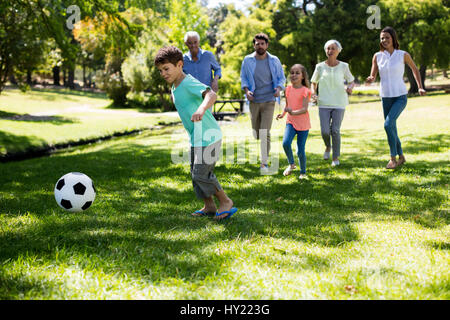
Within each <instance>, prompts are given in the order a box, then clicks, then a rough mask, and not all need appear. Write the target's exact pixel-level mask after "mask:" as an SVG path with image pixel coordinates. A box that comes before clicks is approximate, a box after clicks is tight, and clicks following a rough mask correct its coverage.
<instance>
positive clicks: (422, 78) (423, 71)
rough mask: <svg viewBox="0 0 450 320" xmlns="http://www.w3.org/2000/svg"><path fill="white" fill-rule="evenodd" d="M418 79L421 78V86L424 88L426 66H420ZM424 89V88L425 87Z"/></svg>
mask: <svg viewBox="0 0 450 320" xmlns="http://www.w3.org/2000/svg"><path fill="white" fill-rule="evenodd" d="M419 71H420V80H422V88H424V89H425V80H426V77H427V66H426V65H425V66H420V69H419ZM425 90H426V89H425Z"/></svg>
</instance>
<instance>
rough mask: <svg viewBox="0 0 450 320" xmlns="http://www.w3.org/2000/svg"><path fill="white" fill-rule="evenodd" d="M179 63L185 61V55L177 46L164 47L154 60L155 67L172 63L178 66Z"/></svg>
mask: <svg viewBox="0 0 450 320" xmlns="http://www.w3.org/2000/svg"><path fill="white" fill-rule="evenodd" d="M178 61H183V53H182V52H181V50H180V49H178V48H177V47H175V46H167V47H162V48H161V49H159V51H158V53H157V54H156V56H155V60H154V62H155V65H159V64H165V63H171V64H173V65H174V66H176V65H177V63H178Z"/></svg>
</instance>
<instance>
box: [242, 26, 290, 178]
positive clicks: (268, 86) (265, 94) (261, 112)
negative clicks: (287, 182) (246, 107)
mask: <svg viewBox="0 0 450 320" xmlns="http://www.w3.org/2000/svg"><path fill="white" fill-rule="evenodd" d="M253 47H254V49H255V52H253V53H252V54H249V55H247V56H246V57H245V58H244V61H243V62H242V67H241V87H242V89H243V90H244V91H245V95H246V97H247V99H248V100H249V101H250V117H251V121H252V128H253V134H254V136H255V138H256V139H261V167H260V168H261V173H262V174H268V173H269V167H268V159H269V152H270V129H271V127H272V120H273V114H274V110H275V100H276V99H280V92H281V91H283V90H284V84H285V82H286V77H285V75H284V71H283V66H282V65H281V62H280V60H279V59H278V58H277V57H276V56H274V55H271V54H270V53H269V52H267V49H268V47H269V37H268V36H267V35H266V34H264V33H259V34H257V35H256V36H255V37H254V38H253Z"/></svg>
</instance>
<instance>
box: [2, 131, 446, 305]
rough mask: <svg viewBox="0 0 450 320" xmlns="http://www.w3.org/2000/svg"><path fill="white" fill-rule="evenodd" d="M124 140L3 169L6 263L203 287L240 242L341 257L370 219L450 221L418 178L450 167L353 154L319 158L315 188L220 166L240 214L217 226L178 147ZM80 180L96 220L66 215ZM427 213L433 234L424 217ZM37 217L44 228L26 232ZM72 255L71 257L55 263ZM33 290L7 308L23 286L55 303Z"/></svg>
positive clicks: (310, 264)
mask: <svg viewBox="0 0 450 320" xmlns="http://www.w3.org/2000/svg"><path fill="white" fill-rule="evenodd" d="M155 138H158V137H155ZM148 139H153V137H150V136H149V137H148ZM431 139H433V138H431ZM442 139H444V140H443V141H445V139H446V138H445V137H443V138H442ZM120 141H121V142H122V143H121V144H119V143H114V144H111V145H109V146H107V147H101V148H99V149H96V151H91V152H89V153H61V154H56V155H55V156H52V157H49V158H40V159H34V160H28V161H22V162H17V163H7V164H0V168H1V170H2V171H3V172H8V174H7V175H4V174H2V175H1V176H0V195H3V196H2V198H1V199H0V212H1V213H3V214H4V215H6V216H7V217H8V219H6V220H7V221H9V222H10V223H11V226H6V225H5V227H4V230H5V231H3V232H1V233H0V249H1V250H0V264H2V263H3V262H5V261H7V260H8V259H13V260H14V259H18V257H23V256H26V255H38V256H39V258H40V259H41V260H40V261H41V262H39V261H38V262H36V263H37V264H39V263H42V264H44V262H45V263H53V264H54V263H56V264H59V263H69V262H70V261H72V259H75V258H74V257H81V258H79V260H78V262H77V263H78V265H79V267H80V268H91V267H92V264H95V265H97V266H98V268H101V270H103V272H106V273H111V274H117V273H118V274H126V275H129V276H130V277H136V278H139V279H145V280H146V281H151V282H155V283H161V282H164V281H169V280H170V279H174V278H176V279H183V281H191V282H197V281H202V280H204V279H205V278H207V277H210V276H212V275H215V274H220V273H221V272H222V270H226V266H229V265H230V264H233V263H235V260H236V257H235V256H233V254H221V253H220V250H219V251H217V250H215V249H216V248H218V247H220V246H222V245H223V244H224V243H226V242H228V241H233V240H236V241H240V240H249V241H252V239H262V240H260V241H262V242H263V241H264V239H266V238H273V239H280V240H284V239H291V240H295V241H301V242H304V243H308V244H311V245H317V246H321V247H339V246H342V245H345V244H346V243H349V242H353V241H358V240H359V232H358V230H356V229H355V227H354V226H353V225H352V223H354V222H358V221H377V220H389V219H395V220H407V221H414V222H416V223H418V224H421V225H422V226H424V227H427V228H435V227H440V226H442V224H443V223H447V224H448V223H449V222H450V221H449V217H448V216H446V215H444V214H443V213H442V212H441V211H440V208H441V207H442V204H443V203H445V202H446V201H447V198H446V197H445V196H444V195H442V194H441V193H439V192H438V191H437V190H435V189H433V188H429V184H430V183H429V182H422V181H421V180H420V179H414V177H415V176H416V175H417V171H419V172H420V174H421V175H423V176H430V175H435V176H436V173H434V172H433V168H434V167H436V166H442V167H445V168H446V167H447V165H448V163H447V162H433V163H430V164H426V163H425V164H424V163H420V164H413V165H411V164H408V167H407V168H406V170H403V169H401V170H402V171H397V172H395V171H394V172H392V171H389V172H388V171H386V170H376V169H377V168H380V161H378V160H376V159H372V158H371V157H370V156H366V157H364V158H361V156H360V155H359V154H350V155H346V162H345V163H344V164H343V165H342V166H341V167H339V168H338V169H331V168H330V167H329V163H325V162H324V161H323V160H322V159H321V157H320V156H319V155H314V154H308V172H310V180H307V181H299V180H298V179H297V177H296V176H295V175H292V176H290V177H287V178H285V177H283V176H282V175H281V174H279V175H276V176H260V175H259V169H258V166H257V165H250V164H244V165H224V164H219V165H218V166H217V167H216V175H217V176H218V179H219V181H220V182H221V184H222V186H223V187H224V189H225V191H226V193H227V194H228V195H229V196H230V198H232V199H233V200H234V202H235V205H236V206H237V207H238V208H239V212H238V214H236V215H235V216H234V217H233V218H232V219H231V220H230V221H227V222H216V221H214V220H213V219H210V218H193V217H191V216H190V213H191V212H193V211H194V210H196V209H199V207H200V206H201V205H202V204H201V201H198V200H197V199H196V198H195V195H194V192H193V190H192V186H191V181H190V175H189V166H188V164H184V165H182V164H178V165H175V164H172V163H171V160H170V159H171V155H170V151H168V150H167V149H168V148H167V146H166V145H160V146H157V145H156V146H155V145H143V144H138V143H137V142H135V141H136V140H134V139H131V138H124V139H123V140H120ZM421 144H422V145H421ZM424 144H428V139H423V140H421V141H419V142H415V144H414V145H415V146H416V148H418V149H417V150H422V149H425V148H426V146H425V145H424ZM283 165H284V163H283V164H282V165H281V167H283ZM71 171H78V172H83V173H85V174H87V175H88V176H90V177H91V178H92V179H93V180H94V183H95V185H96V188H97V190H98V194H97V199H96V201H95V202H94V205H93V206H92V207H91V208H90V209H89V210H88V211H87V212H83V213H78V214H75V213H66V212H64V211H62V209H59V208H58V207H57V205H56V203H55V200H54V197H53V188H54V184H55V183H56V181H57V180H58V179H59V178H60V177H61V176H62V175H63V174H65V173H67V172H71ZM400 173H401V174H402V175H406V178H405V179H403V181H402V182H398V181H396V179H395V176H396V175H398V174H400ZM343 175H344V176H343ZM399 183H400V184H401V185H400V186H399ZM434 184H435V185H436V184H438V185H445V184H448V175H446V174H445V172H442V173H441V174H440V175H437V176H436V179H435V182H434ZM424 190H426V192H425V191H424ZM425 211H426V212H428V215H427V221H426V224H422V222H421V220H420V219H414V216H416V215H420V214H421V213H422V212H425ZM26 212H30V213H31V214H32V215H33V217H35V219H36V221H33V223H26V221H25V222H23V221H22V220H23V219H25V220H26V219H27V215H26V214H25V215H24V213H26ZM4 219H5V218H4ZM261 246H264V245H261ZM61 248H63V250H64V252H65V256H60V257H59V258H55V256H56V255H57V252H59V251H61V250H62V249H61ZM439 249H448V245H447V246H446V245H444V248H441V247H440V248H439ZM237 254H238V255H239V253H237ZM241 254H244V253H241ZM266 254H267V255H270V254H271V255H272V257H271V258H270V259H269V260H264V259H263V258H262V257H261V261H262V262H261V263H271V261H272V262H276V260H277V256H278V255H280V254H281V255H284V254H290V253H289V251H288V248H281V249H280V248H274V247H273V246H267V251H266ZM230 255H231V256H230ZM256 255H257V254H256ZM58 259H59V260H58ZM92 259H94V260H95V262H94V261H93V260H92ZM263 260H264V261H266V262H263ZM267 261H269V262H267ZM286 263H289V262H286ZM296 263H297V267H299V268H304V269H308V268H311V269H317V268H319V269H320V270H326V269H328V268H330V263H329V261H328V259H326V257H323V256H315V255H311V254H310V255H307V256H304V257H303V258H302V259H301V260H300V261H297V262H296ZM23 281H24V280H22V279H19V278H17V279H11V280H7V279H4V278H3V279H2V278H0V283H2V286H6V287H7V288H11V292H12V293H11V295H10V296H8V295H7V294H6V293H2V295H3V296H4V298H11V297H14V293H13V292H15V291H17V290H16V288H17V287H19V288H22V289H21V290H22V291H28V290H36V291H38V292H41V294H43V295H45V291H46V290H44V288H43V287H42V285H41V284H39V283H33V282H29V281H28V282H26V283H25V284H23V283H21V282H23ZM30 281H31V280H30ZM19 291H20V290H19ZM5 295H6V296H5Z"/></svg>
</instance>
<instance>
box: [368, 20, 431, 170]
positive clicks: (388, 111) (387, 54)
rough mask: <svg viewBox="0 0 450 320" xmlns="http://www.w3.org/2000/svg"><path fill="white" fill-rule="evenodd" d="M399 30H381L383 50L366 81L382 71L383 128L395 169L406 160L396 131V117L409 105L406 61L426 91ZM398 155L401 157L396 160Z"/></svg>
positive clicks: (375, 56) (420, 90)
mask: <svg viewBox="0 0 450 320" xmlns="http://www.w3.org/2000/svg"><path fill="white" fill-rule="evenodd" d="M399 48H400V45H399V42H398V40H397V34H396V32H395V30H394V29H393V28H392V27H386V28H384V29H383V30H381V33H380V51H379V52H377V53H375V55H374V56H373V59H372V70H371V71H370V76H369V77H367V82H369V83H371V82H373V81H375V79H376V76H377V73H378V72H380V96H381V100H382V103H383V113H384V119H385V122H384V129H385V130H386V134H387V139H388V143H389V149H390V152H391V160H389V162H388V164H387V166H386V168H387V169H395V168H396V167H398V166H400V165H402V164H404V163H405V162H406V160H405V156H404V154H403V150H402V145H401V143H400V139H399V138H398V134H397V118H398V117H399V116H400V114H401V113H402V111H403V110H404V109H405V107H406V103H407V96H406V94H407V93H408V90H407V89H406V85H405V82H404V81H403V74H404V72H405V63H406V64H408V66H409V67H410V68H411V70H412V72H413V74H414V78H415V79H416V82H417V85H418V87H419V94H420V95H421V96H423V95H425V94H426V91H425V90H424V89H423V87H422V81H421V79H420V73H419V70H418V69H417V67H416V64H415V63H414V61H413V60H412V58H411V56H410V55H409V53H408V52H406V51H403V50H400V49H399ZM397 155H398V160H397Z"/></svg>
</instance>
